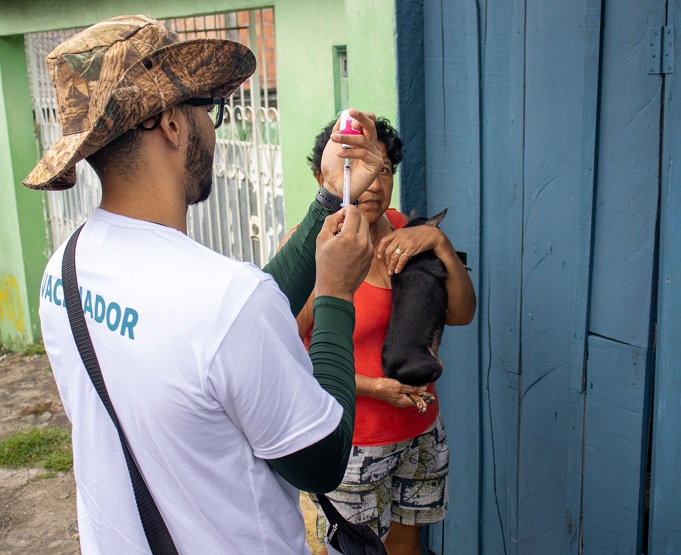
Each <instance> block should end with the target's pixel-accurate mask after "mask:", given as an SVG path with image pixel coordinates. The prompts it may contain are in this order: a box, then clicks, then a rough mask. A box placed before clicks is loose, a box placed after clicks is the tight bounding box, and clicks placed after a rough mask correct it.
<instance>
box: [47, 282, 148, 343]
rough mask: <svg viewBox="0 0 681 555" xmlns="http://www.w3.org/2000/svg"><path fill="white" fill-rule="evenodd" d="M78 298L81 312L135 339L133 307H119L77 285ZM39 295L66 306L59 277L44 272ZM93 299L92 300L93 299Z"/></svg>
mask: <svg viewBox="0 0 681 555" xmlns="http://www.w3.org/2000/svg"><path fill="white" fill-rule="evenodd" d="M79 293H80V299H81V302H82V303H83V313H84V314H85V315H86V316H89V317H90V318H91V319H92V320H94V321H95V322H97V323H98V324H103V323H106V326H107V327H108V328H109V329H110V330H111V331H117V330H118V332H119V333H120V334H121V335H122V336H124V337H125V336H126V335H127V336H128V337H129V338H130V339H132V340H134V339H135V332H134V328H135V326H136V325H137V321H138V320H139V315H138V313H137V311H136V310H135V309H134V308H128V307H125V308H121V306H120V305H119V304H118V303H117V302H106V300H105V299H104V297H102V296H101V295H98V294H93V293H92V292H91V291H90V290H88V289H85V290H83V288H82V287H79ZM40 296H41V297H42V298H43V299H46V300H48V301H50V302H51V303H54V304H56V305H57V306H63V307H64V308H66V303H65V302H64V286H63V284H62V281H61V278H58V277H56V276H53V275H52V274H48V273H45V275H44V276H43V283H42V285H41V287H40ZM93 299H94V301H93Z"/></svg>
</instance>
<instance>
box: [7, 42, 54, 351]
mask: <svg viewBox="0 0 681 555" xmlns="http://www.w3.org/2000/svg"><path fill="white" fill-rule="evenodd" d="M37 154H38V149H37V145H36V141H35V136H34V133H33V117H32V111H31V97H30V94H29V88H28V74H27V69H26V62H25V57H24V40H23V36H21V35H18V36H16V35H15V36H12V37H0V197H1V198H2V201H1V202H0V342H2V343H3V344H7V343H26V342H31V341H33V340H35V339H36V338H38V337H40V329H39V322H38V318H37V309H38V289H39V287H40V278H41V276H42V272H43V268H44V267H45V263H46V261H47V257H46V254H47V234H46V229H47V226H46V223H45V221H44V219H43V205H42V201H43V198H42V194H40V193H35V192H33V191H29V190H28V189H26V188H25V187H24V186H23V185H21V180H22V179H23V178H24V177H25V176H26V175H27V174H28V173H29V172H30V171H31V169H32V168H33V166H34V164H35V161H36V158H37Z"/></svg>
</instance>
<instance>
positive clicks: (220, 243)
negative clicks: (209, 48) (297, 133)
mask: <svg viewBox="0 0 681 555" xmlns="http://www.w3.org/2000/svg"><path fill="white" fill-rule="evenodd" d="M273 16H274V14H273V10H272V8H267V9H261V10H249V11H242V12H230V13H224V14H216V15H210V16H202V17H195V18H179V19H170V20H166V21H165V23H166V25H167V26H168V27H170V28H171V29H173V30H175V31H176V32H177V33H178V34H179V35H180V38H182V39H195V38H221V39H230V40H235V41H238V42H241V43H243V44H246V45H248V46H249V48H250V49H251V50H253V52H254V53H255V55H256V58H257V60H258V67H257V69H256V72H255V73H254V74H253V76H252V77H251V78H250V79H249V80H248V81H246V82H245V83H244V84H243V85H242V86H241V87H240V88H239V90H238V91H236V92H235V93H234V95H232V97H231V98H230V99H229V103H228V104H227V105H226V106H225V120H224V123H223V125H222V127H221V128H220V129H218V132H217V143H216V147H215V163H214V171H213V185H214V187H213V194H212V195H211V196H210V198H209V199H208V200H207V201H206V202H204V203H202V204H200V205H196V206H192V207H190V209H189V213H188V217H187V229H188V234H189V236H190V237H193V238H194V239H195V240H197V241H198V242H200V243H202V244H204V245H206V246H207V247H209V248H211V249H213V250H216V251H218V252H220V253H222V254H225V255H227V256H231V257H234V258H237V259H239V260H247V261H250V262H253V263H255V264H257V265H259V266H262V265H263V264H265V263H266V262H267V261H268V260H269V259H270V258H271V257H272V256H273V255H274V253H275V252H276V247H277V245H278V244H279V241H280V240H281V238H282V237H283V235H284V232H285V227H284V192H283V179H282V170H281V146H280V142H279V113H278V110H277V96H276V63H275V39H274V17H273ZM78 31H80V29H68V30H61V31H48V32H43V33H32V34H29V35H26V56H27V60H28V64H29V74H30V82H31V96H32V99H33V109H34V113H35V121H36V132H37V134H38V138H39V141H40V148H41V152H45V151H46V150H47V149H48V148H49V147H50V145H52V144H53V143H54V142H55V141H56V140H57V138H59V136H60V134H61V130H60V128H59V124H58V122H57V118H56V98H55V95H54V90H53V88H52V85H51V83H50V80H49V77H48V74H47V67H46V65H45V58H46V56H47V55H48V54H49V53H50V52H51V51H52V50H53V49H54V48H55V47H56V46H57V45H58V44H59V43H61V42H63V41H64V40H66V39H67V38H68V37H70V36H72V35H74V34H75V33H77V32H78ZM77 173H78V185H77V186H76V187H74V188H72V189H70V190H68V191H60V192H50V193H46V195H45V197H46V199H47V202H46V211H47V216H48V221H49V223H50V234H51V238H52V248H56V247H57V246H58V245H60V244H61V243H62V242H63V241H64V240H65V239H66V238H67V237H68V235H69V234H70V233H71V231H73V230H74V229H75V228H76V227H78V226H79V225H80V224H81V223H83V222H84V221H85V220H86V219H87V218H88V216H89V215H90V213H91V212H92V210H93V209H94V208H95V207H96V206H98V205H99V201H100V198H101V191H100V186H99V179H98V178H97V175H96V174H95V173H94V171H92V168H90V166H89V165H88V164H87V163H86V162H84V161H83V162H79V163H78V165H77Z"/></svg>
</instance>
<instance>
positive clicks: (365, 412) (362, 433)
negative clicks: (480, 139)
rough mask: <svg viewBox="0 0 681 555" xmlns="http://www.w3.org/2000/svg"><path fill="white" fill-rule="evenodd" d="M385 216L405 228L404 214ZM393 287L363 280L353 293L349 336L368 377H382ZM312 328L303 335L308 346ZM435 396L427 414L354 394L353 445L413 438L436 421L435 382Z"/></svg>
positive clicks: (362, 371)
mask: <svg viewBox="0 0 681 555" xmlns="http://www.w3.org/2000/svg"><path fill="white" fill-rule="evenodd" d="M385 214H386V216H387V217H388V220H389V221H390V223H391V224H392V226H393V228H394V229H399V228H401V227H404V224H405V222H404V218H403V216H402V215H401V214H400V213H399V212H398V211H397V210H394V209H388V210H387V211H386V213H385ZM392 297H393V295H392V289H386V288H383V287H377V286H375V285H370V284H368V283H366V282H363V283H362V284H361V285H360V286H359V289H357V291H356V293H355V297H354V300H353V304H354V306H355V332H354V334H353V336H352V339H353V343H354V346H355V372H356V373H357V374H361V375H362V376H368V377H370V378H384V377H385V375H384V374H383V367H382V364H381V352H382V350H383V342H384V341H385V334H386V332H387V331H388V322H389V321H390V313H391V310H392ZM311 336H312V328H310V331H308V334H307V336H306V337H305V346H306V347H309V345H310V344H309V341H310V338H311ZM428 391H429V392H430V393H432V394H433V395H435V402H434V403H433V404H432V405H430V406H429V407H428V410H427V411H426V414H424V415H421V414H419V412H418V410H417V409H416V407H415V406H414V407H409V408H404V409H403V408H398V407H394V406H393V405H391V404H389V403H386V402H385V401H379V400H378V399H373V398H371V397H364V396H361V395H358V396H357V411H356V415H355V433H354V435H353V438H352V444H353V445H389V444H391V443H397V442H399V441H404V440H406V439H411V438H413V437H416V436H418V435H420V434H422V433H423V432H425V431H426V430H427V429H428V428H429V427H430V426H431V425H432V424H433V422H435V418H436V417H437V414H438V412H439V404H438V401H437V395H436V393H435V384H430V385H429V386H428Z"/></svg>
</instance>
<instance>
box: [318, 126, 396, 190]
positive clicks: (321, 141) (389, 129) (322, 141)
mask: <svg viewBox="0 0 681 555" xmlns="http://www.w3.org/2000/svg"><path fill="white" fill-rule="evenodd" d="M336 121H338V120H337V119H334V120H333V121H331V122H329V123H328V124H327V126H326V127H325V128H324V129H323V131H322V132H321V133H320V134H319V135H317V137H316V138H315V143H314V148H313V149H312V154H310V155H309V156H308V157H307V161H308V162H309V164H310V167H311V168H312V173H313V174H314V175H315V176H316V175H317V172H320V171H322V153H323V152H324V147H326V143H328V142H329V137H330V136H331V131H332V130H333V126H334V125H335V123H336ZM376 137H377V139H378V142H379V143H383V144H384V145H385V150H386V151H387V153H388V158H389V159H390V162H391V163H392V165H393V167H392V170H393V173H395V172H396V171H397V166H398V165H399V163H400V162H401V161H402V139H400V136H399V135H398V134H397V130H396V129H395V128H394V127H393V126H391V125H390V122H389V121H388V120H387V119H386V118H378V119H376Z"/></svg>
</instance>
